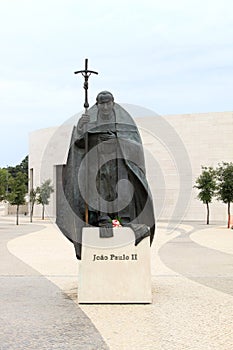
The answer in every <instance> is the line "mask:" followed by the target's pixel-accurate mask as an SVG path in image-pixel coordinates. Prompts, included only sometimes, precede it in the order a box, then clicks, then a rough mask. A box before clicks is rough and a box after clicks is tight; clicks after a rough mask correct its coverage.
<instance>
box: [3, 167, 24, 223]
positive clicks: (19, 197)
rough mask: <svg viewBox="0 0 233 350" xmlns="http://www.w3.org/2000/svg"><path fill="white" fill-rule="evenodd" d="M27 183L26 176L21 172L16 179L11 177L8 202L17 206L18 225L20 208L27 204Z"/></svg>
mask: <svg viewBox="0 0 233 350" xmlns="http://www.w3.org/2000/svg"><path fill="white" fill-rule="evenodd" d="M25 182H26V175H25V174H23V173H21V172H18V173H17V175H16V176H15V177H13V176H12V177H10V180H9V186H10V192H9V193H8V195H7V200H8V201H9V203H10V204H11V205H16V225H18V224H19V206H20V205H23V204H25V195H26V193H27V186H26V185H25Z"/></svg>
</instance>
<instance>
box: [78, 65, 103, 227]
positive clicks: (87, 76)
mask: <svg viewBox="0 0 233 350" xmlns="http://www.w3.org/2000/svg"><path fill="white" fill-rule="evenodd" d="M79 73H81V74H82V76H83V77H84V84H83V88H84V90H85V102H84V105H83V106H84V108H85V114H87V112H88V108H89V103H88V79H89V76H90V75H91V74H92V73H93V74H98V73H97V72H95V71H93V70H89V69H88V58H86V59H85V69H84V70H78V71H77V72H74V74H79ZM84 135H85V154H86V155H87V152H88V133H87V126H86V127H85V130H84ZM87 186H88V163H87V156H86V198H85V222H86V224H88V203H87V193H88V191H87Z"/></svg>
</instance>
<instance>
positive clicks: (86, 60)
mask: <svg viewBox="0 0 233 350" xmlns="http://www.w3.org/2000/svg"><path fill="white" fill-rule="evenodd" d="M79 73H81V74H82V76H83V77H84V85H83V88H84V89H85V102H84V108H85V110H86V112H87V109H88V107H89V103H88V94H87V90H88V79H89V76H90V75H91V73H93V74H98V73H97V72H95V71H93V70H89V69H88V58H86V59H85V69H84V70H78V71H77V72H74V74H79Z"/></svg>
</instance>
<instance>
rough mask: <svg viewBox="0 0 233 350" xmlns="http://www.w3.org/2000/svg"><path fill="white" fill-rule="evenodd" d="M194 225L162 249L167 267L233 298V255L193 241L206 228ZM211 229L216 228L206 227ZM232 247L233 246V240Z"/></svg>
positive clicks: (162, 256)
mask: <svg viewBox="0 0 233 350" xmlns="http://www.w3.org/2000/svg"><path fill="white" fill-rule="evenodd" d="M192 225H193V229H192V230H190V231H188V232H185V231H184V230H183V232H182V230H181V234H180V235H179V236H178V237H175V238H173V239H171V240H170V241H169V242H167V243H166V244H165V245H163V246H162V247H161V248H160V250H159V252H158V254H159V256H160V259H161V260H162V262H163V263H164V264H165V265H166V266H167V267H169V268H170V269H172V270H173V271H175V272H177V273H179V274H180V275H183V276H185V277H187V278H189V279H191V280H193V281H195V282H198V283H200V284H203V285H205V286H207V287H210V288H213V289H216V290H219V291H221V292H224V293H227V294H230V295H233V257H232V254H227V253H224V252H221V251H218V250H216V249H209V248H207V247H205V246H201V245H199V244H197V243H195V242H193V240H192V239H191V238H190V236H191V235H192V234H193V233H194V232H196V231H198V230H200V229H201V228H203V226H204V225H200V224H198V223H192ZM207 227H208V226H207ZM208 229H209V230H211V229H213V226H211V225H210V226H209V228H206V230H208ZM230 234H231V231H230V230H229V235H230ZM231 244H232V246H233V241H232V242H231Z"/></svg>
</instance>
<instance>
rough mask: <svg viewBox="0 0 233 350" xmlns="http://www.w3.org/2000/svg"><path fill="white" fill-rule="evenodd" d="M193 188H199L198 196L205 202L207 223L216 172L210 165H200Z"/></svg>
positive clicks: (214, 188) (214, 187)
mask: <svg viewBox="0 0 233 350" xmlns="http://www.w3.org/2000/svg"><path fill="white" fill-rule="evenodd" d="M194 187H195V188H198V189H199V190H200V192H199V194H198V198H199V199H200V200H201V201H202V202H203V203H204V204H206V208H207V218H206V224H207V225H209V222H210V208H209V203H211V201H212V199H213V197H214V195H215V190H216V172H215V170H214V169H213V168H212V167H204V166H202V173H201V175H200V176H199V177H198V178H197V179H196V185H195V186H194Z"/></svg>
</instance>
